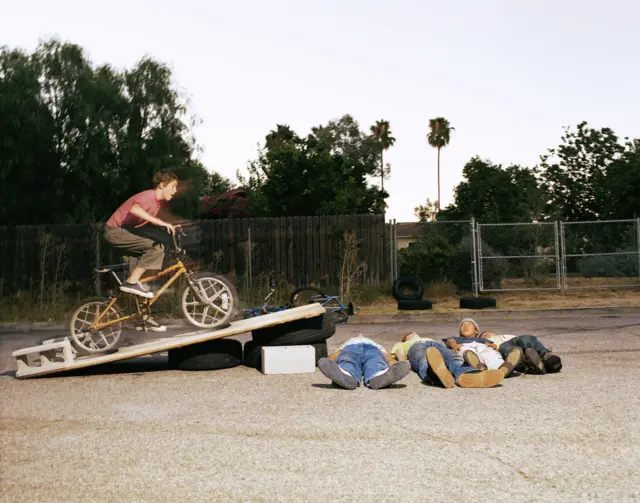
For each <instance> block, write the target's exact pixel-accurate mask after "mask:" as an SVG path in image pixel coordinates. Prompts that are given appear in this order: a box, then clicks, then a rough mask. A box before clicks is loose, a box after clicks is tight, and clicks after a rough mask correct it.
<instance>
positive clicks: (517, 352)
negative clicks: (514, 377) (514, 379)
mask: <svg viewBox="0 0 640 503" xmlns="http://www.w3.org/2000/svg"><path fill="white" fill-rule="evenodd" d="M523 358H524V352H523V351H522V348H513V349H512V350H511V351H509V353H508V354H507V357H506V358H505V360H504V363H503V364H502V365H500V367H498V370H501V371H502V374H503V375H504V377H505V378H506V377H509V376H510V375H511V373H512V372H513V369H515V368H516V367H517V366H518V365H520V362H521V361H522V359H523Z"/></svg>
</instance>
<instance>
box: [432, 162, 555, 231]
mask: <svg viewBox="0 0 640 503" xmlns="http://www.w3.org/2000/svg"><path fill="white" fill-rule="evenodd" d="M462 176H463V178H464V180H463V181H462V182H460V183H459V184H458V186H457V187H456V188H455V189H454V202H453V203H452V204H451V205H449V206H448V207H447V208H446V209H445V210H443V211H442V212H440V213H439V214H438V219H443V220H444V219H449V218H453V219H467V218H471V217H472V216H473V217H475V218H477V219H478V220H481V221H485V222H531V221H532V220H539V219H541V218H542V208H543V202H544V198H545V195H544V192H543V191H542V190H541V188H540V186H539V185H538V181H537V179H536V176H535V173H534V172H533V171H532V170H530V169H527V168H522V167H520V166H515V165H514V166H509V167H507V168H503V167H502V166H501V165H496V164H492V163H491V162H490V161H485V160H482V159H480V158H479V157H473V158H472V159H471V160H470V161H469V162H467V164H465V166H464V168H463V170H462Z"/></svg>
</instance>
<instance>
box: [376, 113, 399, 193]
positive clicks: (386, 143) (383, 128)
mask: <svg viewBox="0 0 640 503" xmlns="http://www.w3.org/2000/svg"><path fill="white" fill-rule="evenodd" d="M371 135H372V137H373V139H374V140H376V141H377V142H378V143H379V144H380V188H381V189H382V190H384V157H383V152H384V151H385V150H388V149H389V147H391V146H393V144H394V143H395V142H396V139H395V138H394V137H393V136H391V126H390V125H389V121H385V120H381V121H376V124H375V126H371Z"/></svg>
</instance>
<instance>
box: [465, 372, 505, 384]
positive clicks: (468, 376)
mask: <svg viewBox="0 0 640 503" xmlns="http://www.w3.org/2000/svg"><path fill="white" fill-rule="evenodd" d="M503 379H504V374H503V373H502V370H498V369H496V370H483V371H482V372H467V373H465V374H462V375H461V376H460V377H459V378H458V386H460V387H461V388H493V387H494V386H497V385H498V384H500V383H501V382H502V380H503Z"/></svg>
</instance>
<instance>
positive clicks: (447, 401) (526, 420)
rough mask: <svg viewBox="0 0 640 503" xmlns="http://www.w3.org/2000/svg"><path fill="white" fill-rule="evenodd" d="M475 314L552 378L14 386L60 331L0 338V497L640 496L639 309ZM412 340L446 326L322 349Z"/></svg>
mask: <svg viewBox="0 0 640 503" xmlns="http://www.w3.org/2000/svg"><path fill="white" fill-rule="evenodd" d="M476 319H478V320H479V322H480V324H481V327H482V328H483V329H491V330H493V331H496V332H499V333H500V332H503V333H504V332H506V333H518V334H525V333H528V334H534V335H537V336H539V337H540V339H541V340H542V341H543V342H544V343H545V344H547V345H548V346H552V347H553V348H554V350H555V351H556V352H557V353H558V354H560V355H561V356H562V359H563V364H564V368H563V370H562V372H561V373H559V374H554V375H547V376H530V375H522V376H518V377H514V378H511V379H507V380H505V381H504V382H503V384H502V385H501V386H499V387H497V388H493V389H479V390H477V389H461V388H457V387H456V388H454V389H450V390H446V389H442V388H436V387H432V386H427V385H425V384H422V383H421V382H420V380H419V379H418V377H417V376H416V375H415V374H413V373H412V374H410V375H409V376H408V377H407V378H406V379H404V380H403V381H401V382H400V383H399V384H397V385H395V386H394V387H393V388H390V389H384V390H378V391H373V390H369V389H367V388H364V387H360V388H358V389H356V390H354V391H346V390H341V389H337V388H335V387H334V386H332V385H331V384H330V382H329V381H328V380H327V379H325V378H324V376H323V375H322V374H321V373H320V372H319V371H316V372H315V373H313V374H300V375H268V376H267V375H263V374H262V373H260V372H259V371H257V370H254V369H250V368H247V367H243V366H240V367H236V368H233V369H228V370H219V371H211V372H180V371H173V370H168V369H167V367H166V355H164V354H158V355H153V356H149V357H143V358H137V359H135V360H129V361H124V362H120V363H116V364H111V365H104V366H102V367H96V368H94V369H91V370H90V369H87V370H86V371H85V372H83V373H81V374H79V375H74V376H64V375H63V374H62V375H60V376H59V377H49V378H40V379H32V380H20V379H16V378H15V376H14V375H15V372H14V371H15V365H14V363H13V362H12V360H11V352H12V351H14V350H15V349H18V348H22V347H25V346H28V345H33V344H36V343H38V342H39V341H40V340H42V339H44V338H46V337H50V336H54V335H58V334H59V332H58V331H56V330H47V329H40V330H31V331H29V332H23V331H22V330H21V329H20V327H17V328H16V327H9V328H6V327H5V328H0V374H1V375H0V401H1V402H0V403H1V405H2V407H1V409H0V501H2V502H4V501H7V502H21V501H38V502H54V501H55V502H57V501H65V502H75V501H77V502H87V501H127V502H134V501H154V502H163V501H171V502H175V501H225V502H227V501H305V502H307V501H398V500H401V501H420V502H424V501H434V502H438V501H472V500H473V501H478V500H482V501H496V502H502V501H504V502H520V501H522V502H537V501H540V502H542V501H544V502H548V501H562V502H573V501H576V502H578V501H579V502H586V501H616V502H623V501H637V500H638V499H640V490H639V488H640V475H639V473H640V470H639V469H638V467H639V466H640V438H639V437H640V434H639V433H640V422H639V415H640V392H639V389H640V379H639V378H638V370H639V369H640V364H639V363H640V361H639V357H640V309H638V310H637V311H636V312H634V310H629V309H627V310H620V311H615V310H612V311H611V310H610V311H607V312H606V313H602V312H598V311H595V312H590V311H585V312H566V313H563V312H558V313H545V312H541V313H537V314H534V315H531V314H518V313H505V314H504V315H500V314H499V313H492V314H487V315H486V316H485V315H481V314H480V315H478V316H477V318H476ZM173 330H179V327H177V328H174V329H173ZM411 331H417V332H418V333H420V334H423V335H425V336H430V337H434V336H437V337H441V336H446V335H453V334H455V333H456V331H457V321H456V320H450V321H416V320H413V321H394V322H393V323H383V324H347V325H341V326H339V328H338V332H337V333H336V335H335V336H334V337H332V338H331V339H330V340H329V345H330V347H331V348H335V347H336V346H337V345H338V344H340V343H341V342H343V341H345V340H346V339H347V338H348V337H350V336H352V335H355V334H357V333H359V332H361V333H363V334H364V335H367V336H370V337H371V338H373V339H374V340H376V341H378V342H380V343H381V344H383V345H384V346H385V347H386V348H387V349H391V346H392V345H393V344H394V343H395V342H397V340H399V338H400V337H401V336H402V335H404V334H406V333H408V332H411ZM143 337H148V336H142V335H141V334H139V333H136V332H133V333H132V334H131V338H133V339H135V338H143ZM247 338H248V336H243V337H241V339H242V340H246V339H247Z"/></svg>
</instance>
